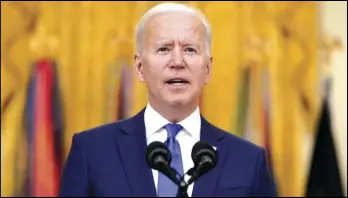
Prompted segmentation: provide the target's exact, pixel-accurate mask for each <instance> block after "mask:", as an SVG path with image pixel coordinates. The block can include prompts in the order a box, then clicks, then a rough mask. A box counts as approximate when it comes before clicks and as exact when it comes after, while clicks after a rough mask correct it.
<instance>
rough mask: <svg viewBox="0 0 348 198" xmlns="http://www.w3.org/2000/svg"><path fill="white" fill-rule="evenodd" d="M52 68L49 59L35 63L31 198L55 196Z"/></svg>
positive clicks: (56, 185) (55, 167)
mask: <svg viewBox="0 0 348 198" xmlns="http://www.w3.org/2000/svg"><path fill="white" fill-rule="evenodd" d="M52 67H53V65H52V63H51V62H50V61H48V60H42V61H40V62H39V63H38V64H37V81H36V88H37V89H36V90H37V91H36V96H35V108H36V109H35V111H34V112H35V115H34V116H35V132H34V133H35V135H34V138H35V139H34V145H35V146H34V181H33V188H34V189H33V196H35V197H36V196H57V194H58V178H59V177H58V176H59V175H58V164H57V162H56V159H55V151H54V148H55V147H54V134H53V125H52V124H53V121H52V107H51V101H52V89H53V68H52Z"/></svg>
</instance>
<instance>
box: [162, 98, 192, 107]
mask: <svg viewBox="0 0 348 198" xmlns="http://www.w3.org/2000/svg"><path fill="white" fill-rule="evenodd" d="M167 103H168V104H169V105H170V106H172V107H181V106H186V105H187V104H189V103H190V101H189V100H188V99H186V98H175V99H173V98H171V99H169V100H167Z"/></svg>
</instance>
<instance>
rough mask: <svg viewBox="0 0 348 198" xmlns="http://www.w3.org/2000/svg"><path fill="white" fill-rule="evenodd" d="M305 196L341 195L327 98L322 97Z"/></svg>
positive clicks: (341, 190)
mask: <svg viewBox="0 0 348 198" xmlns="http://www.w3.org/2000/svg"><path fill="white" fill-rule="evenodd" d="M306 196H307V197H314V196H315V197H319V196H320V197H323V196H334V197H343V189H342V184H341V178H340V171H339V167H338V162H337V159H336V152H335V145H334V139H333V136H332V132H331V117H330V107H329V104H328V101H327V98H325V99H324V102H323V107H322V111H321V115H320V119H319V122H318V127H317V133H316V141H315V147H314V153H313V156H312V162H311V167H310V171H309V178H308V183H307V189H306Z"/></svg>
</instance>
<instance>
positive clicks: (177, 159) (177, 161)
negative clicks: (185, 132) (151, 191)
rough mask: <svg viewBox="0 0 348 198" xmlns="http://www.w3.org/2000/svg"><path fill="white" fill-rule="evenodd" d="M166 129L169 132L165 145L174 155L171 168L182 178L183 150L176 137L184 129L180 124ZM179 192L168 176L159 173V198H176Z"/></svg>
mask: <svg viewBox="0 0 348 198" xmlns="http://www.w3.org/2000/svg"><path fill="white" fill-rule="evenodd" d="M164 128H165V129H166V130H167V132H168V138H167V140H166V141H165V143H164V144H165V145H166V146H167V147H168V149H169V151H170V152H171V154H172V161H171V164H170V166H171V167H172V168H174V169H175V170H176V171H177V172H178V173H179V174H180V177H181V176H182V175H183V174H184V170H183V165H182V158H181V149H180V144H179V142H178V141H177V140H176V139H175V137H176V135H177V134H178V133H179V131H180V130H181V129H182V128H183V127H182V126H181V125H179V124H167V125H165V126H164ZM177 192H178V186H177V185H176V184H175V183H174V182H172V181H171V180H170V179H169V178H168V177H167V176H165V175H163V174H162V173H158V196H159V197H176V194H177Z"/></svg>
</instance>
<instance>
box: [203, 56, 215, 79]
mask: <svg viewBox="0 0 348 198" xmlns="http://www.w3.org/2000/svg"><path fill="white" fill-rule="evenodd" d="M212 66H213V57H210V58H209V60H208V63H207V75H206V77H205V84H207V83H208V82H209V81H210V78H211V70H212Z"/></svg>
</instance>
